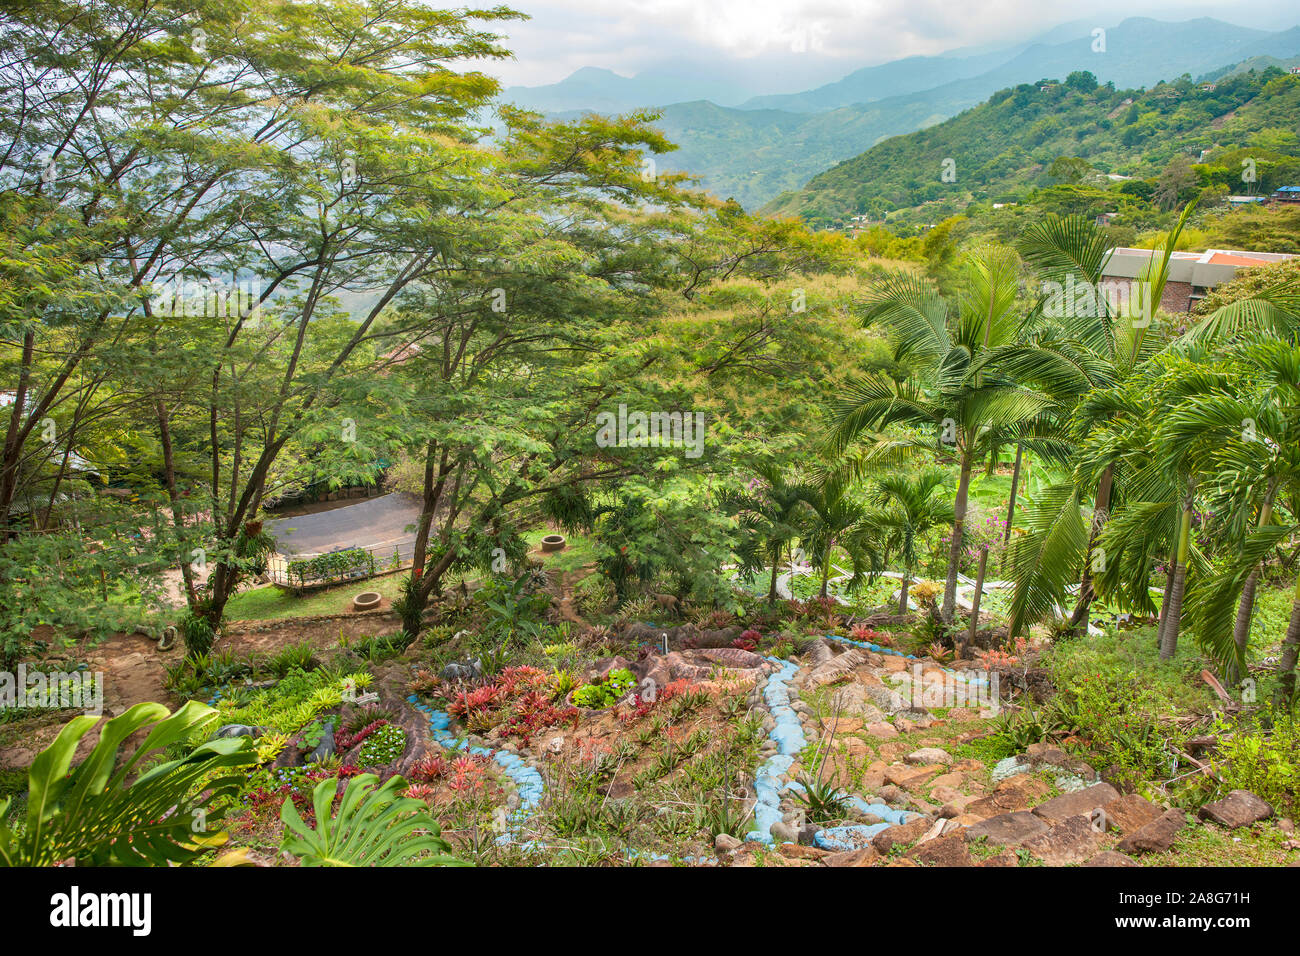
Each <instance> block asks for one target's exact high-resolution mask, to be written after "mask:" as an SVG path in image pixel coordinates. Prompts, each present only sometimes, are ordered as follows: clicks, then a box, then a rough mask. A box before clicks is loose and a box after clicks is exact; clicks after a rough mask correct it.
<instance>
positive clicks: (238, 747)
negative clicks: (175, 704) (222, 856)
mask: <svg viewBox="0 0 1300 956" xmlns="http://www.w3.org/2000/svg"><path fill="white" fill-rule="evenodd" d="M215 716H216V711H215V710H213V709H212V708H211V707H208V706H205V705H204V704H200V703H198V702H196V701H190V702H188V703H186V704H184V705H183V706H182V707H181V708H180V709H179V710H177V711H176V712H175V713H169V712H168V710H167V708H166V707H164V706H163V705H162V704H154V703H140V704H136V705H135V706H134V707H132V708H131V709H130V710H128V711H127V712H126V713H124V714H121V715H119V716H117V717H114V718H112V719H110V720H109V721H108V722H106V723H105V724H104V727H103V730H102V732H101V734H100V738H99V742H98V743H96V744H95V747H94V749H93V750H92V751H91V752H90V754H89V755H88V756H87V757H86V759H85V760H83V761H82V762H81V763H80V764H78V765H77V766H76V767H75V768H74V767H72V759H73V757H74V755H75V753H76V750H77V745H78V744H79V743H80V742H81V739H82V738H83V737H85V735H86V734H87V733H88V732H89V731H90V729H91V728H92V727H94V726H95V724H97V723H98V722H99V719H100V718H98V717H91V716H88V715H82V716H79V717H74V718H73V719H72V720H71V721H69V722H68V723H67V724H66V725H65V726H64V727H63V729H62V730H61V731H60V732H59V735H58V736H57V737H56V738H55V740H54V742H53V743H52V744H50V746H48V747H46V748H45V749H44V750H42V751H41V752H40V753H39V754H38V755H37V757H36V759H35V760H34V761H33V762H32V766H31V768H30V770H29V771H28V775H27V781H28V797H27V813H26V817H25V820H24V826H23V827H22V828H21V830H18V831H15V830H14V829H12V828H11V826H10V824H8V823H6V822H3V821H4V819H5V815H6V811H7V809H8V806H9V800H8V799H5V800H0V863H3V864H4V865H5V866H51V865H53V864H56V863H61V862H63V861H66V860H74V861H75V862H76V863H78V864H79V865H90V866H110V865H114V866H115V865H125V866H166V865H169V864H173V863H185V862H188V861H190V860H193V859H194V858H196V857H197V856H199V855H200V854H202V853H203V852H205V851H206V850H208V849H210V848H211V847H213V846H218V845H220V844H221V843H224V842H225V839H226V837H225V834H224V833H222V832H220V831H219V830H218V829H217V827H216V825H217V824H219V823H220V821H221V820H222V818H223V816H224V813H225V808H226V802H227V801H228V800H229V799H230V798H232V797H234V796H235V795H237V794H238V793H239V791H240V789H241V787H242V786H243V785H244V783H245V780H246V776H245V772H246V770H247V769H248V768H249V767H251V766H252V764H253V763H254V760H255V757H254V754H253V751H252V744H251V741H249V739H248V738H247V737H234V738H226V739H222V740H212V741H208V742H207V743H203V744H200V745H199V746H198V747H195V748H194V749H193V750H191V751H189V752H188V753H187V754H186V756H184V757H180V758H177V759H173V760H164V761H162V762H160V763H156V764H154V765H153V766H150V767H147V768H145V769H142V766H143V760H144V758H145V756H146V755H147V754H150V753H153V752H155V751H157V750H159V749H162V748H174V747H185V746H186V745H187V742H188V740H189V739H190V738H191V736H193V735H194V734H195V733H196V732H198V731H200V730H201V729H202V728H204V727H206V726H210V725H211V724H212V723H213V718H214V717H215ZM150 725H152V728H151V729H150V730H149V733H148V735H147V736H146V737H145V739H144V742H143V743H141V744H140V746H139V747H138V748H137V749H136V750H135V752H134V753H133V754H132V755H131V756H130V757H128V758H127V759H126V760H125V761H124V762H123V763H122V764H121V765H120V766H117V767H116V768H115V764H116V761H117V755H118V751H119V750H120V749H121V746H122V744H123V743H124V742H125V741H126V740H127V739H128V738H129V737H130V736H131V735H132V734H134V733H136V732H137V731H140V730H143V729H144V728H145V727H148V726H150ZM136 773H138V776H136V777H135V779H134V780H132V781H131V782H130V783H128V782H127V781H128V779H129V778H131V776H132V775H133V774H136Z"/></svg>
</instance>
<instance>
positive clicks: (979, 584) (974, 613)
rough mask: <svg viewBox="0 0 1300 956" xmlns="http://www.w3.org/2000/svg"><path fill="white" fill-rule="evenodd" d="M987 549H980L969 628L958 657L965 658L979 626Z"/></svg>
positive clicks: (986, 564) (987, 555)
mask: <svg viewBox="0 0 1300 956" xmlns="http://www.w3.org/2000/svg"><path fill="white" fill-rule="evenodd" d="M988 562H989V549H988V548H987V547H983V548H980V569H979V574H977V575H976V576H975V595H974V597H972V598H971V602H970V627H969V628H968V629H967V632H966V642H965V644H963V645H962V649H961V653H960V654H959V655H958V656H959V657H965V656H966V649H967V648H968V647H970V646H971V645H972V644H974V643H975V633H976V632H977V631H978V630H979V626H980V598H982V597H983V596H984V569H985V568H986V567H987V566H988Z"/></svg>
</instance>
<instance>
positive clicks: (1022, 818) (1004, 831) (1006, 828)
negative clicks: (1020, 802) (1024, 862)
mask: <svg viewBox="0 0 1300 956" xmlns="http://www.w3.org/2000/svg"><path fill="white" fill-rule="evenodd" d="M1046 832H1047V824H1046V823H1044V822H1043V821H1042V820H1041V819H1040V818H1038V817H1036V816H1034V815H1033V814H1032V813H1030V812H1028V811H1027V810H1017V811H1015V812H1013V813H1000V814H998V815H997V816H995V817H989V818H988V819H987V820H981V821H980V822H979V823H977V824H975V825H974V826H971V827H967V828H966V839H968V840H977V839H979V838H981V837H983V838H984V840H985V841H986V842H988V843H992V844H995V845H997V846H1019V845H1020V844H1021V843H1024V842H1025V841H1026V840H1028V839H1030V838H1031V837H1036V836H1038V835H1039V834H1040V833H1046Z"/></svg>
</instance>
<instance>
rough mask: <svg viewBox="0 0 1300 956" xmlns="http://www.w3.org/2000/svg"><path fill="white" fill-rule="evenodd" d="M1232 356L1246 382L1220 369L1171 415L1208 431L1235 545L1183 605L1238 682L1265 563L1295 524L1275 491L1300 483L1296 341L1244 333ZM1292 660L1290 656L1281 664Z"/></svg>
mask: <svg viewBox="0 0 1300 956" xmlns="http://www.w3.org/2000/svg"><path fill="white" fill-rule="evenodd" d="M1232 358H1233V360H1234V365H1235V366H1238V367H1239V369H1240V373H1241V377H1242V378H1244V381H1238V380H1237V376H1236V375H1232V376H1231V377H1230V376H1229V374H1228V373H1225V375H1224V378H1225V393H1224V394H1214V395H1207V396H1203V397H1201V398H1200V399H1199V400H1198V401H1196V402H1194V403H1189V404H1188V405H1187V406H1185V407H1184V408H1181V409H1179V410H1178V412H1177V415H1176V418H1177V421H1178V422H1179V423H1180V425H1181V428H1182V429H1183V430H1184V431H1196V432H1198V433H1200V434H1203V435H1205V436H1206V442H1207V444H1208V446H1209V448H1210V449H1211V451H1210V454H1209V455H1208V456H1207V466H1208V468H1209V469H1210V470H1211V472H1212V473H1211V476H1210V479H1209V482H1208V483H1209V484H1210V485H1211V486H1214V487H1217V488H1219V489H1221V491H1220V493H1219V494H1218V495H1217V496H1215V497H1214V498H1213V499H1212V504H1213V507H1214V511H1215V512H1216V514H1223V515H1226V518H1225V520H1224V522H1223V523H1224V526H1225V528H1224V531H1225V534H1224V537H1225V538H1226V540H1227V542H1228V543H1229V544H1230V545H1231V546H1233V551H1234V557H1233V558H1232V559H1231V560H1229V561H1227V562H1226V563H1225V564H1224V565H1223V566H1222V567H1220V568H1219V569H1217V570H1216V573H1215V574H1214V575H1213V576H1212V577H1211V578H1210V580H1209V581H1208V582H1207V583H1206V585H1205V586H1204V588H1203V589H1202V591H1201V593H1200V595H1198V599H1197V600H1196V601H1194V602H1193V604H1192V605H1191V606H1190V607H1189V612H1190V618H1191V622H1192V627H1193V629H1194V633H1195V634H1196V635H1197V638H1198V641H1199V643H1200V644H1201V646H1202V647H1203V648H1204V649H1205V650H1206V652H1207V653H1209V654H1210V655H1211V656H1212V657H1214V658H1215V659H1216V661H1217V662H1218V663H1219V664H1220V666H1221V667H1223V669H1224V671H1225V673H1226V674H1227V676H1228V678H1229V680H1230V681H1232V682H1233V683H1236V682H1237V681H1238V680H1240V678H1241V676H1242V674H1243V673H1244V670H1245V662H1246V649H1247V646H1248V644H1249V640H1250V627H1251V619H1252V617H1253V614H1254V604H1255V591H1256V587H1257V586H1258V582H1259V578H1260V572H1261V567H1262V564H1263V562H1264V560H1265V559H1266V557H1267V556H1268V555H1269V554H1270V553H1272V552H1273V550H1274V549H1276V548H1277V547H1278V546H1279V545H1280V544H1282V543H1283V542H1284V541H1285V540H1286V539H1288V538H1289V537H1290V536H1291V535H1292V534H1294V532H1295V525H1293V524H1292V523H1290V522H1288V521H1285V520H1280V519H1281V517H1282V516H1281V515H1279V513H1278V511H1277V510H1276V508H1275V505H1276V503H1277V501H1278V498H1279V495H1284V494H1287V493H1290V494H1294V493H1295V491H1296V490H1297V489H1300V446H1297V444H1296V441H1295V438H1294V436H1295V435H1296V433H1297V431H1300V348H1297V347H1295V346H1292V345H1288V344H1286V343H1285V342H1279V341H1276V340H1274V339H1270V338H1267V337H1264V336H1262V335H1260V336H1256V337H1252V338H1249V339H1247V340H1246V341H1245V343H1244V344H1243V345H1242V346H1240V347H1239V348H1237V349H1235V350H1234V351H1233V353H1232ZM1233 371H1234V372H1236V371H1237V369H1236V368H1234V369H1233ZM1229 389H1232V390H1231V391H1229ZM1234 605H1235V606H1236V609H1237V610H1236V616H1235V620H1234V621H1233V623H1232V626H1231V629H1230V628H1229V626H1228V620H1229V617H1230V616H1231V614H1232V607H1233V606H1234ZM1289 632H1290V628H1288V633H1289ZM1229 633H1231V635H1232V639H1231V642H1229V641H1227V640H1226V638H1227V635H1228V634H1229ZM1293 668H1294V661H1292V664H1291V666H1290V667H1288V668H1284V673H1285V672H1289V671H1290V670H1292V669H1293Z"/></svg>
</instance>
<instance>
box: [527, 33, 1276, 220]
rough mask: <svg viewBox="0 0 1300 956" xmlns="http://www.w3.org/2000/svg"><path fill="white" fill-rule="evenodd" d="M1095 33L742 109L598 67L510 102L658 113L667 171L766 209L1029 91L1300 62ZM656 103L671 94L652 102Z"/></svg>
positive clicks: (1260, 51) (1199, 39)
mask: <svg viewBox="0 0 1300 956" xmlns="http://www.w3.org/2000/svg"><path fill="white" fill-rule="evenodd" d="M1093 30H1094V28H1092V27H1089V26H1087V25H1086V24H1085V23H1083V22H1077V23H1072V24H1065V25H1063V26H1061V27H1058V28H1056V29H1055V30H1053V31H1051V33H1049V34H1046V35H1043V36H1040V37H1038V38H1036V39H1035V40H1034V41H1033V42H1030V43H1027V44H1019V45H1015V46H1010V47H1006V48H1002V49H997V50H984V51H953V52H952V53H948V54H943V55H940V56H934V57H908V58H906V59H901V60H896V61H891V62H889V63H884V64H880V65H877V66H871V67H866V68H863V69H861V70H857V71H854V72H853V73H850V74H849V75H847V76H845V77H843V78H841V79H839V80H837V81H835V82H832V83H828V84H823V85H821V86H818V87H815V88H812V89H809V90H807V91H805V92H802V93H792V94H771V95H763V96H758V97H750V98H748V99H745V100H744V101H742V102H740V103H739V104H738V105H735V106H724V105H720V104H719V103H718V102H717V100H718V99H723V100H726V99H730V98H734V97H735V96H736V95H738V93H739V88H738V87H733V88H731V89H724V90H723V91H722V93H723V94H726V95H722V94H718V93H715V94H711V95H710V96H708V97H700V98H696V99H693V100H686V101H681V102H668V103H666V105H665V103H664V100H663V99H662V97H666V96H668V95H669V93H670V92H671V91H672V90H673V89H674V87H673V85H672V83H671V82H669V81H668V80H667V79H665V78H664V77H663V76H659V77H658V78H654V77H652V79H654V80H655V82H654V83H649V84H647V83H645V82H640V81H639V80H638V78H631V79H629V78H624V77H619V76H618V75H617V74H614V73H610V72H609V71H599V70H590V69H589V70H580V71H578V73H576V74H574V75H573V76H570V77H569V78H568V79H566V80H565V81H563V82H562V83H560V84H552V85H551V86H550V87H534V88H523V87H512V88H509V89H507V90H506V91H505V92H504V94H503V99H505V100H507V101H510V102H514V103H517V104H518V105H521V106H526V107H528V108H530V109H537V110H540V111H542V112H546V113H550V114H553V115H558V116H565V115H572V114H574V113H579V112H620V111H626V110H628V109H632V108H642V107H651V106H652V107H656V108H657V109H658V110H659V111H660V113H661V118H660V120H659V124H658V125H659V126H660V127H661V128H662V129H663V131H664V132H665V134H666V135H667V136H668V138H669V139H670V140H672V141H673V142H675V143H676V144H677V145H678V147H679V148H678V150H677V151H675V152H673V153H671V154H669V155H666V156H664V157H661V158H660V160H659V165H660V167H661V168H664V169H674V170H681V171H685V172H689V173H692V174H693V175H695V176H697V177H698V178H699V181H700V185H701V186H702V187H703V188H706V189H708V190H710V191H712V192H713V193H715V194H717V195H718V196H720V197H723V198H727V197H730V198H734V199H735V200H737V201H738V202H740V203H741V204H742V205H743V206H745V207H746V208H749V209H755V208H758V207H759V206H762V205H764V204H766V203H768V202H770V201H771V200H773V199H774V198H775V197H776V196H777V195H779V194H780V193H782V192H785V191H788V190H793V189H798V188H799V187H801V186H802V185H803V184H804V183H806V182H807V181H808V180H809V179H811V178H812V177H813V176H815V175H816V174H818V173H819V172H822V171H823V170H826V169H829V168H830V167H832V166H834V165H836V164H837V163H840V162H842V161H843V160H846V159H849V158H850V157H853V156H856V155H858V154H860V153H862V152H864V151H866V150H868V149H870V148H871V147H872V146H874V145H876V144H877V143H879V142H880V141H882V140H884V139H887V138H889V137H891V136H897V135H900V134H904V133H910V132H913V131H915V130H920V129H925V128H927V127H929V126H933V125H934V124H936V123H938V122H941V121H943V120H945V119H947V118H949V117H951V116H955V115H957V114H959V113H961V112H962V111H963V110H966V109H969V108H971V107H973V106H976V105H977V104H979V103H982V102H984V101H985V100H986V99H988V97H989V96H990V95H991V94H993V93H995V92H997V91H998V90H1002V89H1007V88H1009V87H1013V86H1016V85H1018V84H1022V83H1037V82H1039V81H1041V80H1046V79H1055V80H1063V79H1064V78H1065V77H1066V76H1067V75H1068V74H1070V73H1071V72H1075V71H1080V70H1087V71H1089V72H1091V73H1092V74H1093V75H1094V76H1096V77H1097V79H1098V80H1099V81H1101V82H1102V83H1107V82H1110V83H1113V84H1114V85H1115V86H1116V87H1117V88H1120V89H1136V88H1145V87H1150V86H1153V85H1155V84H1156V83H1158V82H1160V81H1161V80H1173V79H1176V78H1178V77H1179V76H1181V75H1183V74H1188V75H1190V76H1192V77H1194V78H1199V77H1202V76H1204V75H1206V74H1210V73H1213V72H1215V71H1219V72H1220V73H1223V72H1224V71H1226V70H1227V69H1231V68H1232V67H1233V66H1234V65H1235V64H1238V63H1241V62H1242V61H1249V60H1251V59H1253V58H1261V57H1271V58H1275V59H1278V60H1283V61H1285V60H1286V59H1287V58H1290V57H1295V56H1297V55H1300V26H1296V27H1292V28H1290V29H1288V30H1282V31H1277V32H1269V31H1266V30H1257V29H1252V28H1249V27H1242V26H1237V25H1235V24H1231V23H1226V22H1224V21H1221V20H1215V19H1210V18H1199V19H1194V20H1186V21H1182V22H1176V23H1167V22H1162V21H1158V20H1153V19H1149V18H1143V17H1132V18H1129V19H1126V20H1124V21H1123V22H1121V23H1119V24H1118V25H1116V26H1113V27H1109V28H1105V34H1104V37H1097V36H1095V35H1094V34H1093ZM1099 41H1100V42H1099ZM1261 62H1262V61H1261ZM677 82H678V85H677V87H676V89H678V90H681V91H692V90H696V89H700V88H701V87H700V78H699V77H698V76H694V77H682V78H681V79H680V80H679V81H677ZM650 95H658V96H660V97H661V98H660V99H658V100H657V101H649V102H647V101H646V97H647V96H650ZM548 104H549V105H548ZM578 104H580V105H578Z"/></svg>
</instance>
